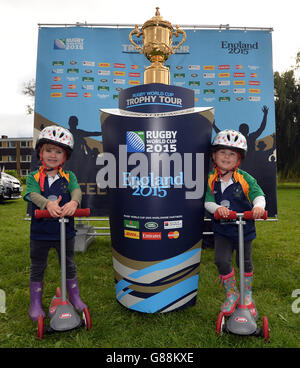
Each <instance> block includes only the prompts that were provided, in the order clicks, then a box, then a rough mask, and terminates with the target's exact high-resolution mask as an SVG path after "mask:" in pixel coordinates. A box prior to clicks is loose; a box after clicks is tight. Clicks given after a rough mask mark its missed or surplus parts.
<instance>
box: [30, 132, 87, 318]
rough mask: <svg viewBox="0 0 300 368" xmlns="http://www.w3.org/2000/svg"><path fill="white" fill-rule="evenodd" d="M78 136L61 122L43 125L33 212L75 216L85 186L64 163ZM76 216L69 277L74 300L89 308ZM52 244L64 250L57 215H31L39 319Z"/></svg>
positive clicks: (33, 300)
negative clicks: (82, 288)
mask: <svg viewBox="0 0 300 368" xmlns="http://www.w3.org/2000/svg"><path fill="white" fill-rule="evenodd" d="M73 145H74V139H73V136H72V134H71V133H70V132H69V131H68V130H67V129H65V128H63V127H60V126H49V127H46V128H45V129H43V130H42V131H41V132H40V134H39V137H38V139H37V142H36V146H35V150H36V152H37V156H38V159H39V160H40V161H41V162H42V166H41V167H40V168H39V169H38V170H36V171H34V172H31V173H30V174H29V175H28V177H27V181H26V191H25V195H24V200H25V201H28V202H32V214H34V211H35V210H36V209H47V210H48V211H49V213H50V215H51V216H52V217H53V218H58V217H68V216H73V214H74V212H75V211H76V209H77V207H78V206H79V205H80V203H81V190H80V186H79V184H78V182H77V179H76V176H75V174H74V173H73V172H71V171H64V170H63V168H62V166H63V164H64V162H65V161H66V160H67V159H68V158H69V157H70V156H71V154H72V151H73ZM75 234H76V232H75V228H74V219H73V218H70V219H69V222H68V223H66V277H67V285H66V286H67V291H68V294H69V300H70V303H72V304H73V306H74V307H75V308H76V309H77V310H79V311H82V310H83V309H85V308H87V306H86V305H85V304H84V303H83V302H82V301H81V299H80V296H79V288H78V281H77V272H76V265H75V262H74V243H75ZM50 248H55V249H56V251H57V253H58V256H59V254H60V225H59V222H58V221H55V220H54V219H35V218H34V216H32V218H31V227H30V259H31V267H30V309H29V316H30V318H31V319H32V320H33V321H36V320H37V319H38V317H39V315H42V316H43V317H45V313H44V311H43V309H42V292H43V278H44V272H45V269H46V267H47V258H48V252H49V250H50ZM59 259H60V258H59Z"/></svg>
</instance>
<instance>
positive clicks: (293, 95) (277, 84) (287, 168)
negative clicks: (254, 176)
mask: <svg viewBox="0 0 300 368" xmlns="http://www.w3.org/2000/svg"><path fill="white" fill-rule="evenodd" d="M298 55H299V54H298ZM299 56H300V55H299ZM274 88H275V91H274V95H275V117H276V141H277V157H278V162H277V168H278V171H279V173H280V176H281V177H282V178H284V179H292V178H299V177H300V145H299V139H300V85H299V83H297V81H296V79H295V75H294V69H292V70H289V71H287V72H284V73H282V74H280V73H278V72H275V73H274Z"/></svg>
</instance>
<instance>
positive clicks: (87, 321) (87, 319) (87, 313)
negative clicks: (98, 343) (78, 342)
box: [83, 308, 92, 330]
mask: <svg viewBox="0 0 300 368" xmlns="http://www.w3.org/2000/svg"><path fill="white" fill-rule="evenodd" d="M83 320H84V323H85V328H86V329H87V330H90V329H91V328H92V320H91V315H90V311H89V309H88V308H84V310H83Z"/></svg>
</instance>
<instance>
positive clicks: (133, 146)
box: [126, 132, 145, 152]
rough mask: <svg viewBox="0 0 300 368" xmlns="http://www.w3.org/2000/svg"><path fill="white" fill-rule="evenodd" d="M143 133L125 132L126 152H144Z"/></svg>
mask: <svg viewBox="0 0 300 368" xmlns="http://www.w3.org/2000/svg"><path fill="white" fill-rule="evenodd" d="M141 137H144V132H126V141H127V142H126V143H127V152H145V143H144V141H143V139H142V138H141Z"/></svg>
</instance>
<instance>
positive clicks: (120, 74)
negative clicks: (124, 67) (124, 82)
mask: <svg viewBox="0 0 300 368" xmlns="http://www.w3.org/2000/svg"><path fill="white" fill-rule="evenodd" d="M114 75H118V76H121V77H125V72H119V71H118V70H115V71H114Z"/></svg>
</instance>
